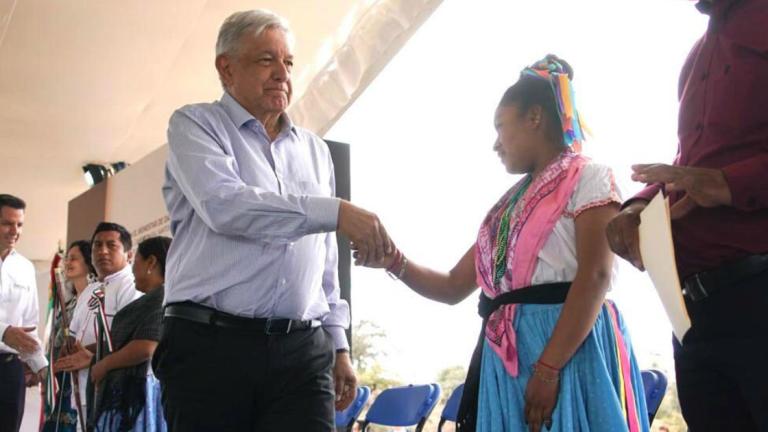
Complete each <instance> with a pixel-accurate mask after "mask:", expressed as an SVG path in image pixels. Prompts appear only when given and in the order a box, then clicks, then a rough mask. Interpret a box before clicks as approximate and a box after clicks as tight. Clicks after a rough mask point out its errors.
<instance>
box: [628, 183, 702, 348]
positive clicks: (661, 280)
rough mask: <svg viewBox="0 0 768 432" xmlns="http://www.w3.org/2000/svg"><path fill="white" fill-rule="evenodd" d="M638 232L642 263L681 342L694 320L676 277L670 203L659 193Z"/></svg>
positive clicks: (641, 214)
mask: <svg viewBox="0 0 768 432" xmlns="http://www.w3.org/2000/svg"><path fill="white" fill-rule="evenodd" d="M639 231H640V255H641V256H642V258H643V264H644V265H645V269H646V271H647V272H648V275H649V276H650V277H651V281H653V285H654V286H655V287H656V291H657V292H658V294H659V298H660V299H661V303H662V305H663V306H664V310H665V311H666V312H667V316H668V317H669V320H670V322H671V324H672V331H673V332H674V333H675V336H676V337H677V340H678V341H679V342H680V343H682V341H683V336H684V335H685V333H686V332H687V331H688V329H690V328H691V319H690V318H689V317H688V311H687V310H686V308H685V302H684V301H683V294H682V289H681V287H680V278H679V277H678V274H677V264H676V262H675V248H674V244H673V243H672V226H671V219H670V214H669V200H668V199H667V198H664V196H663V194H662V193H658V194H657V195H656V196H655V197H654V198H653V200H651V202H650V203H648V205H647V206H646V207H645V209H644V210H643V212H642V213H640V227H639Z"/></svg>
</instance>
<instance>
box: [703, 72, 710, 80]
mask: <svg viewBox="0 0 768 432" xmlns="http://www.w3.org/2000/svg"><path fill="white" fill-rule="evenodd" d="M708 76H709V74H708V73H707V72H702V73H701V80H702V81H706V80H707V77H708Z"/></svg>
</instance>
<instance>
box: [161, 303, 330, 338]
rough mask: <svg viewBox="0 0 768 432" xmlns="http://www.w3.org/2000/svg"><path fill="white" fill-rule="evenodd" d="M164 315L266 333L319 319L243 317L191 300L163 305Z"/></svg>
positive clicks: (314, 323)
mask: <svg viewBox="0 0 768 432" xmlns="http://www.w3.org/2000/svg"><path fill="white" fill-rule="evenodd" d="M164 316H165V317H171V318H181V319H184V320H187V321H194V322H197V323H201V324H209V325H215V326H217V327H227V328H239V329H249V330H254V331H259V332H264V333H265V334H268V335H274V334H288V333H290V332H294V331H300V330H307V329H310V328H312V327H318V326H319V325H320V321H316V320H307V321H299V320H292V319H287V318H245V317H239V316H236V315H232V314H228V313H226V312H221V311H218V310H216V309H213V308H209V307H206V306H202V305H199V304H197V303H192V302H183V303H171V304H169V305H167V306H165V312H164Z"/></svg>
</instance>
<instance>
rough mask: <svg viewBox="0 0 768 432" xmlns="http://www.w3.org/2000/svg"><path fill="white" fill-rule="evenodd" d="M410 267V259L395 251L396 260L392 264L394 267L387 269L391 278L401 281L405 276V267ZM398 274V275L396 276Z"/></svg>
mask: <svg viewBox="0 0 768 432" xmlns="http://www.w3.org/2000/svg"><path fill="white" fill-rule="evenodd" d="M407 265H408V258H406V257H405V255H403V253H402V252H400V250H399V249H398V250H396V251H395V260H394V261H393V262H392V265H391V266H389V267H387V270H386V271H387V274H388V275H389V277H391V278H392V279H395V280H400V279H402V278H403V275H404V274H405V267H406V266H407ZM395 272H397V274H395Z"/></svg>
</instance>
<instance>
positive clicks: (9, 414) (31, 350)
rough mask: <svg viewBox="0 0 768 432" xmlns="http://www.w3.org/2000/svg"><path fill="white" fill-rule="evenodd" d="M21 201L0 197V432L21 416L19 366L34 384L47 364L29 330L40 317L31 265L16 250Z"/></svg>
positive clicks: (22, 394) (11, 428) (21, 218)
mask: <svg viewBox="0 0 768 432" xmlns="http://www.w3.org/2000/svg"><path fill="white" fill-rule="evenodd" d="M25 209H26V203H24V201H23V200H22V199H20V198H17V197H15V196H13V195H6V194H0V431H18V430H19V427H21V419H22V417H23V415H24V399H25V395H26V392H25V390H24V382H25V376H24V366H23V365H22V362H23V363H26V364H27V365H28V366H29V369H30V370H31V371H34V372H36V374H35V376H34V377H32V379H30V380H28V381H27V385H34V384H36V383H37V382H38V381H39V375H41V374H42V373H43V371H44V370H45V367H46V366H47V365H48V361H47V360H46V359H45V355H44V354H43V350H42V349H41V348H40V340H39V339H38V337H37V335H36V333H35V328H36V327H37V323H38V321H39V319H40V316H39V313H38V305H37V284H36V283H35V267H34V266H33V265H32V263H31V262H30V261H29V260H28V259H26V258H24V257H23V256H21V254H20V253H18V252H17V251H16V243H17V242H18V241H19V237H20V236H21V230H22V226H23V225H24V210H25Z"/></svg>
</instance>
